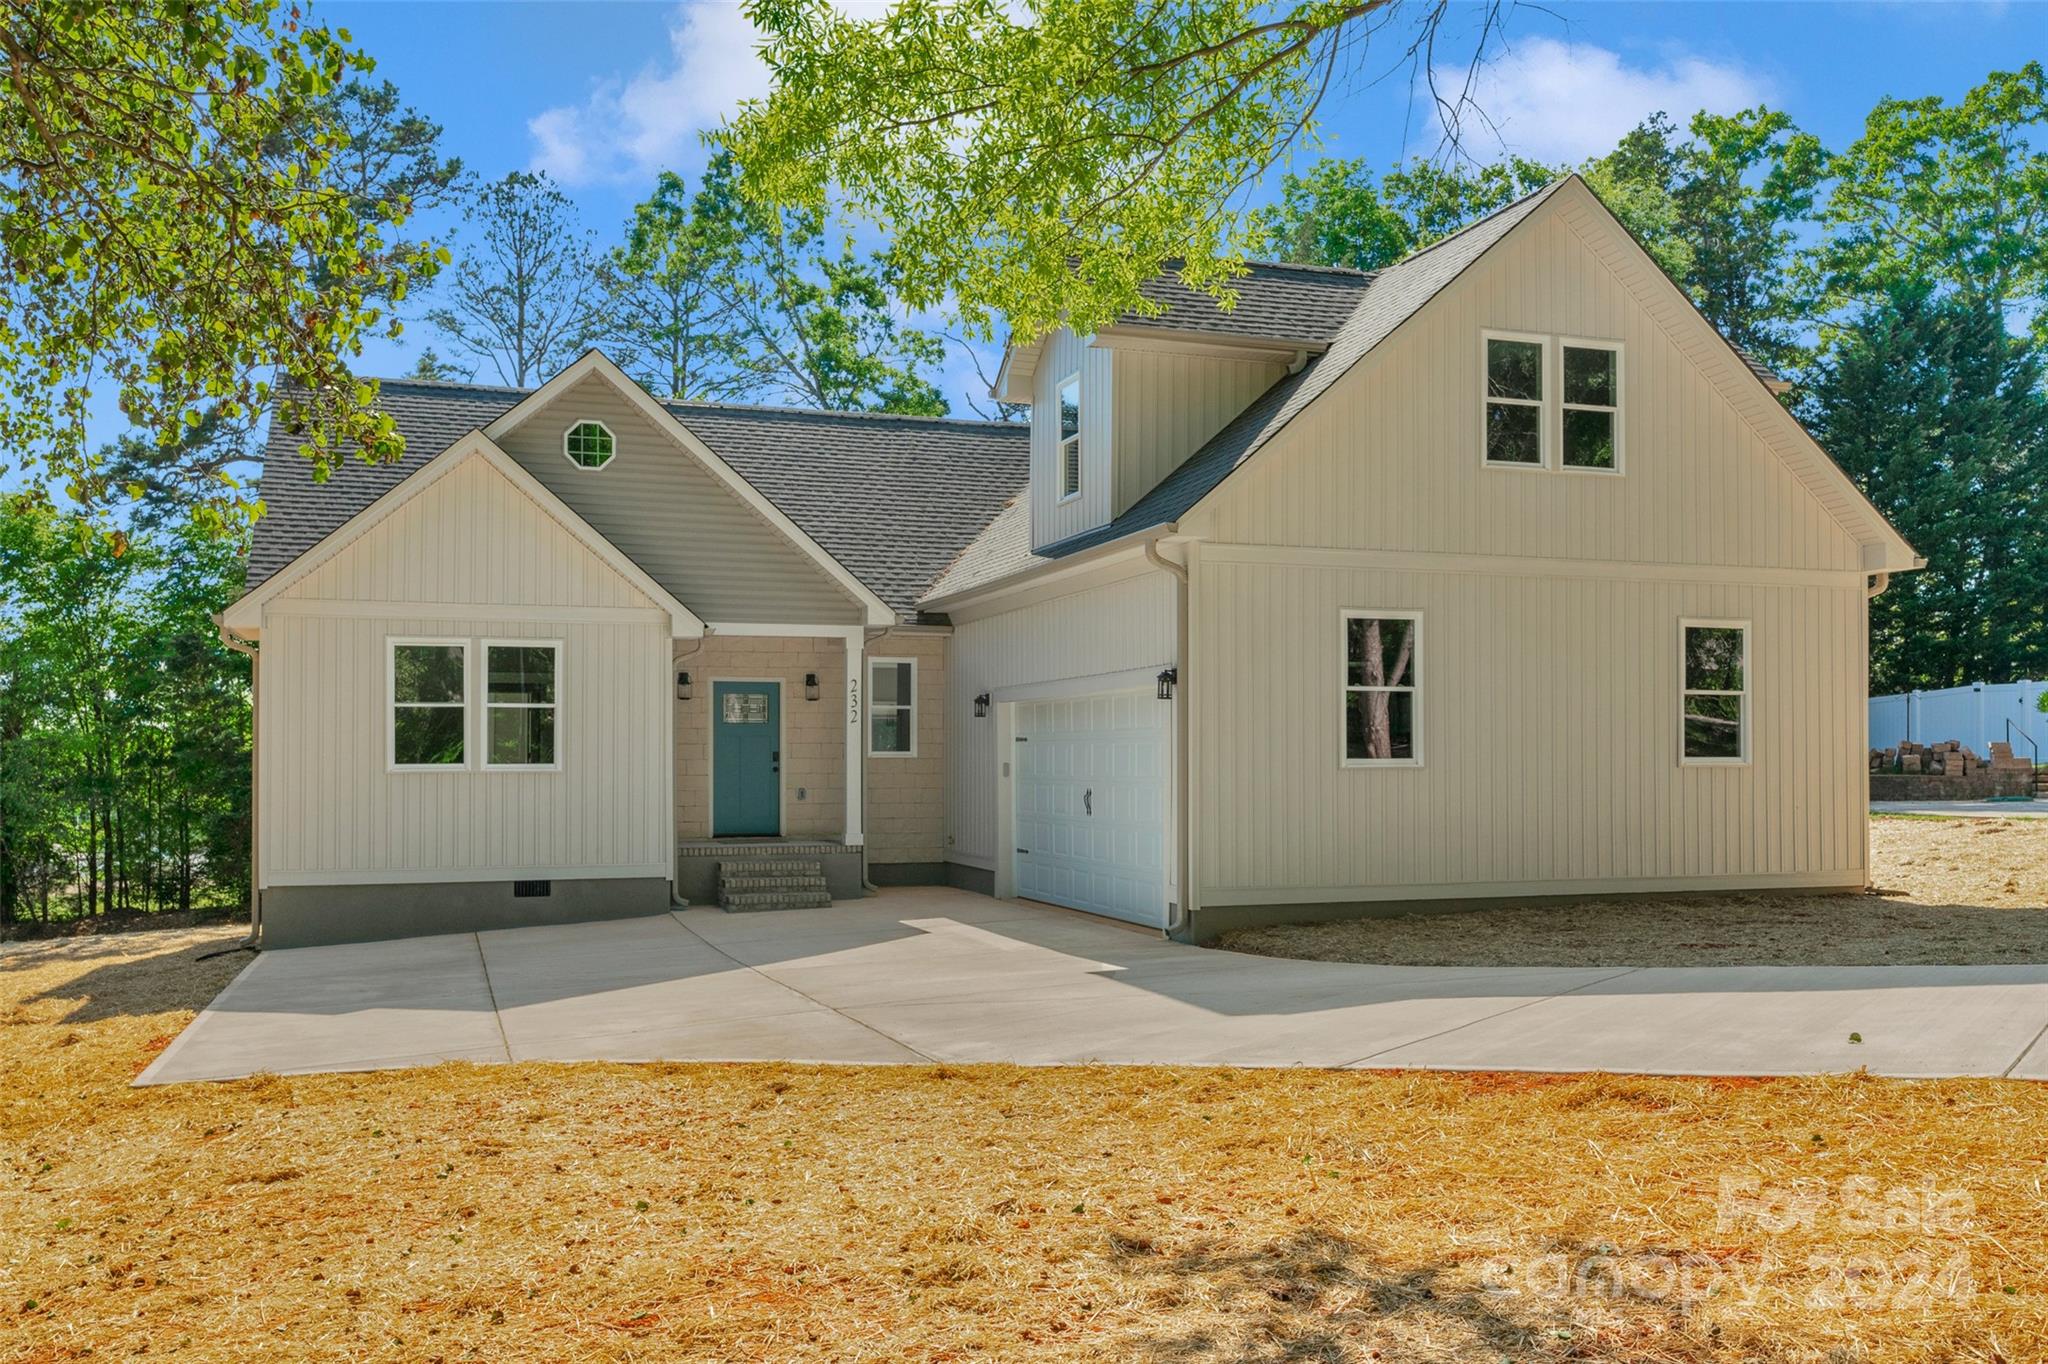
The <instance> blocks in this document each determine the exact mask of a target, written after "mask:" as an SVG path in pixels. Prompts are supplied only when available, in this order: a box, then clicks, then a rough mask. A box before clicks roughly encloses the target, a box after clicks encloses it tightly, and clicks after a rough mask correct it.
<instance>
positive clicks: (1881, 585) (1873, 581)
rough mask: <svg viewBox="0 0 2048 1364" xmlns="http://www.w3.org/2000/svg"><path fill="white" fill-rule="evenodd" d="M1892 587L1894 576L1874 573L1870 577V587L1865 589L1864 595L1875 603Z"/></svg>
mask: <svg viewBox="0 0 2048 1364" xmlns="http://www.w3.org/2000/svg"><path fill="white" fill-rule="evenodd" d="M1891 585H1892V575H1891V574H1890V573H1873V574H1871V575H1870V583H1869V585H1868V586H1866V587H1865V588H1864V589H1863V595H1864V596H1865V597H1867V598H1869V599H1870V600H1872V601H1875V600H1877V599H1878V598H1879V597H1881V596H1883V595H1884V590H1885V589H1886V588H1887V587H1890V586H1891Z"/></svg>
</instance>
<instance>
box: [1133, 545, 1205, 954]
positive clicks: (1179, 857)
mask: <svg viewBox="0 0 2048 1364" xmlns="http://www.w3.org/2000/svg"><path fill="white" fill-rule="evenodd" d="M1145 560H1146V562H1147V563H1149V564H1151V565H1152V566H1153V567H1154V568H1157V569H1161V570H1163V571H1165V572H1167V573H1170V574H1172V575H1173V582H1174V588H1173V598H1174V646H1173V647H1174V658H1173V666H1174V671H1175V674H1176V675H1177V677H1178V679H1179V681H1178V684H1177V685H1176V687H1175V688H1174V701H1173V753H1174V763H1173V765H1174V774H1173V824H1174V835H1173V842H1174V862H1175V867H1174V879H1175V880H1176V881H1177V882H1178V883H1179V889H1180V894H1179V895H1178V896H1177V897H1175V906H1174V912H1173V913H1172V914H1170V915H1168V917H1167V921H1166V928H1165V930H1164V936H1166V937H1168V938H1171V937H1172V936H1173V935H1174V934H1175V933H1176V932H1178V931H1181V930H1183V929H1185V928H1186V927H1187V925H1188V922H1189V918H1190V912H1189V910H1188V900H1189V897H1190V895H1191V893H1192V892H1193V890H1194V885H1195V878H1194V863H1195V858H1194V849H1193V848H1192V847H1191V846H1190V844H1191V842H1192V840H1191V839H1190V838H1189V827H1188V825H1189V820H1188V810H1189V802H1188V771H1189V762H1188V704H1187V693H1186V690H1185V689H1186V687H1187V686H1188V683H1189V672H1188V569H1187V565H1186V564H1177V563H1175V562H1174V561H1173V560H1171V559H1169V558H1167V557H1166V556H1165V555H1163V554H1161V553H1160V552H1159V542H1158V541H1157V540H1147V541H1146V542H1145Z"/></svg>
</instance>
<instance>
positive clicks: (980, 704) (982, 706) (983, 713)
mask: <svg viewBox="0 0 2048 1364" xmlns="http://www.w3.org/2000/svg"><path fill="white" fill-rule="evenodd" d="M974 718H975V719H977V720H986V719H987V718H988V693H987V692H983V693H982V694H981V695H979V696H977V697H975V698H974Z"/></svg>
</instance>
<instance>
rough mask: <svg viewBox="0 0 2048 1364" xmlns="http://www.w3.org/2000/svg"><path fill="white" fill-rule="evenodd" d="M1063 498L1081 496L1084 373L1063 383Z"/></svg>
mask: <svg viewBox="0 0 2048 1364" xmlns="http://www.w3.org/2000/svg"><path fill="white" fill-rule="evenodd" d="M1059 407H1060V436H1059V446H1060V451H1059V453H1060V497H1061V499H1062V500H1064V499H1066V498H1069V497H1079V496H1080V495H1081V376H1080V375H1078V374H1076V375H1075V376H1074V377H1073V378H1071V379H1068V380H1067V381H1066V382H1065V383H1062V384H1061V385H1060V393H1059Z"/></svg>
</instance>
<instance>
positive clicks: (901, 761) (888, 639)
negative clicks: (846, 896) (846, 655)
mask: <svg viewBox="0 0 2048 1364" xmlns="http://www.w3.org/2000/svg"><path fill="white" fill-rule="evenodd" d="M946 650H947V637H946V636H944V635H938V634H907V633H905V634H892V635H888V636H884V637H882V638H880V639H877V640H875V641H873V642H872V643H871V644H870V645H869V646H868V657H869V659H870V661H872V660H874V659H883V658H893V659H912V660H914V661H915V662H916V665H917V692H916V699H915V703H914V707H913V712H912V714H913V723H914V724H915V725H916V727H917V745H916V752H915V753H908V754H904V753H890V754H874V755H870V756H869V758H868V766H867V799H868V809H867V818H866V820H865V821H863V825H862V827H863V828H864V829H865V830H866V833H867V847H868V861H869V862H870V863H885V864H896V863H922V864H926V865H935V864H937V863H940V862H943V861H945V860H946V717H947V715H948V714H949V713H950V711H951V707H950V706H949V705H948V701H947V695H946V691H947V688H946V671H947V670H946ZM869 673H870V676H872V673H873V669H872V667H870V669H869ZM868 696H869V705H870V707H872V705H873V696H874V692H873V687H872V685H870V687H869V692H868ZM973 709H974V708H973V706H972V705H971V704H970V705H969V706H968V711H969V713H970V714H971V713H972V711H973ZM864 722H865V723H868V724H869V725H870V727H872V710H871V711H870V715H869V716H868V717H865V719H864ZM862 742H863V746H864V747H865V744H866V736H865V735H863V736H862Z"/></svg>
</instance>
